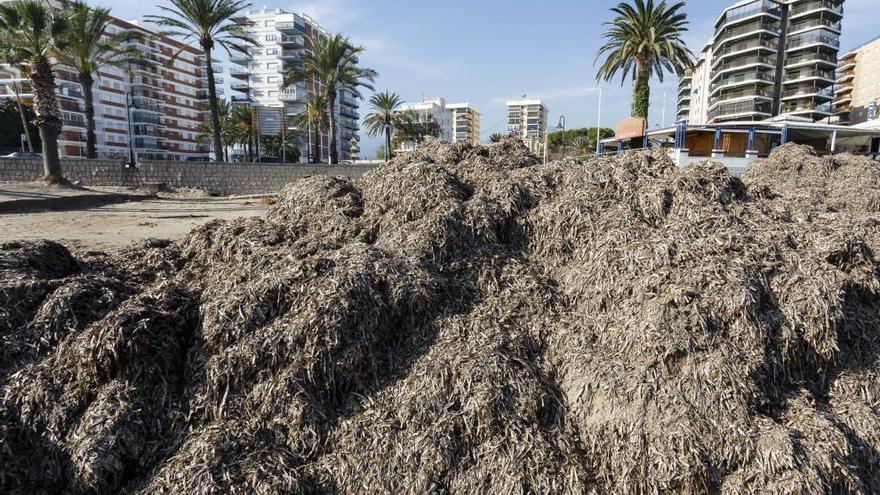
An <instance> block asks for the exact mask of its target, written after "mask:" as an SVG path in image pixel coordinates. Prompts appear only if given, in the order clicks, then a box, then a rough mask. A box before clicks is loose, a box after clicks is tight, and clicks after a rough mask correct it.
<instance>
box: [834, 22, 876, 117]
mask: <svg viewBox="0 0 880 495" xmlns="http://www.w3.org/2000/svg"><path fill="white" fill-rule="evenodd" d="M833 103H834V113H835V116H836V118H837V120H838V122H839V123H841V124H852V125H855V124H861V123H863V122H867V121H870V120H876V119H880V109H878V104H880V38H877V39H875V40H873V41H870V42H868V43H865V44H863V45H861V46H859V47H858V48H855V49H854V50H851V51H849V52H847V53H846V54H844V55H843V56H841V57H840V62H838V65H837V80H836V87H835V90H834V102H833Z"/></svg>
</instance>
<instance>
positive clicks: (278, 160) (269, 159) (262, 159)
mask: <svg viewBox="0 0 880 495" xmlns="http://www.w3.org/2000/svg"><path fill="white" fill-rule="evenodd" d="M255 162H256V163H284V160H282V159H281V158H280V157H277V156H261V157H259V158H257V159H256V160H255Z"/></svg>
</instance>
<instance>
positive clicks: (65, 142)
mask: <svg viewBox="0 0 880 495" xmlns="http://www.w3.org/2000/svg"><path fill="white" fill-rule="evenodd" d="M123 29H133V30H137V31H139V32H142V33H143V34H144V36H143V37H142V38H140V39H137V40H133V41H131V44H132V45H133V46H135V47H136V48H137V49H139V50H141V51H142V52H143V53H144V54H145V55H146V56H147V57H148V58H149V59H150V60H151V61H152V62H153V64H150V65H148V64H132V65H131V71H130V73H126V71H123V70H120V69H117V68H113V67H102V68H101V69H100V70H99V71H98V77H96V78H95V84H94V86H93V100H94V106H95V127H96V129H95V131H96V136H97V152H98V156H99V157H104V158H107V157H110V158H121V159H122V158H128V157H129V156H130V154H132V153H131V151H133V154H134V156H135V159H136V160H138V159H149V160H185V159H186V158H189V157H203V158H207V157H208V151H209V149H208V147H207V146H206V145H202V144H200V143H199V142H198V139H197V135H198V134H199V130H198V126H199V124H201V123H202V122H205V121H207V120H208V119H209V115H210V114H209V107H208V89H207V79H206V77H207V76H206V73H205V56H204V53H203V52H202V51H201V50H199V49H196V48H193V47H191V46H189V45H186V44H182V43H180V42H178V41H175V40H173V39H171V38H168V37H165V36H160V35H159V34H158V33H157V32H155V31H153V30H151V29H147V28H145V27H143V26H140V25H137V24H136V23H131V22H126V21H122V20H118V19H115V20H114V21H113V24H112V26H111V27H110V29H109V31H110V32H111V33H112V32H118V31H120V30H123ZM217 63H218V61H216V60H215V61H214V71H215V72H217V73H221V72H222V68H221V67H220V66H218V65H217ZM55 76H56V93H57V95H58V101H59V106H60V107H61V108H60V110H61V118H62V131H61V134H60V136H59V143H58V145H59V153H60V154H61V156H62V157H83V156H85V154H86V120H85V100H84V98H83V89H82V87H81V85H80V84H79V82H78V81H77V77H76V74H75V73H74V72H73V71H72V70H71V69H70V68H69V67H65V66H63V65H62V66H58V68H57V70H56V72H55ZM217 83H218V85H219V84H222V83H223V79H222V77H220V76H217ZM218 91H220V92H221V93H222V88H219V87H218ZM16 92H17V93H18V97H20V98H21V100H22V101H23V102H25V103H27V104H30V103H31V102H32V99H33V93H32V90H31V86H30V80H29V79H27V78H25V77H23V76H22V74H21V73H20V72H19V71H18V70H17V69H15V68H12V67H5V68H3V69H2V70H0V98H4V99H14V98H16ZM129 147H131V150H130V149H129ZM35 151H36V150H35Z"/></svg>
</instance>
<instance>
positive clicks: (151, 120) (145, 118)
mask: <svg viewBox="0 0 880 495" xmlns="http://www.w3.org/2000/svg"><path fill="white" fill-rule="evenodd" d="M131 121H132V122H136V123H138V124H157V125H158V124H159V117H156V116H155V115H152V114H148V113H139V112H135V113H134V114H133V115H132V118H131Z"/></svg>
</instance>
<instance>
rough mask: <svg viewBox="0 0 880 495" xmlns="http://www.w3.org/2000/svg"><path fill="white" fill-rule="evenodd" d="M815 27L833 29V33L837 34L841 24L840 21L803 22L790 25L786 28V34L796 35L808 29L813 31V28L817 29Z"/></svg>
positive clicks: (819, 20) (813, 20)
mask: <svg viewBox="0 0 880 495" xmlns="http://www.w3.org/2000/svg"><path fill="white" fill-rule="evenodd" d="M817 27H822V28H828V29H833V30H834V31H837V32H838V34H839V33H840V28H841V23H840V21H832V20H830V19H810V20H808V21H803V22H798V23H796V24H792V25H791V26H790V27H789V28H788V32H789V34H793V33H797V32H800V31H807V30H809V29H813V28H817Z"/></svg>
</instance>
